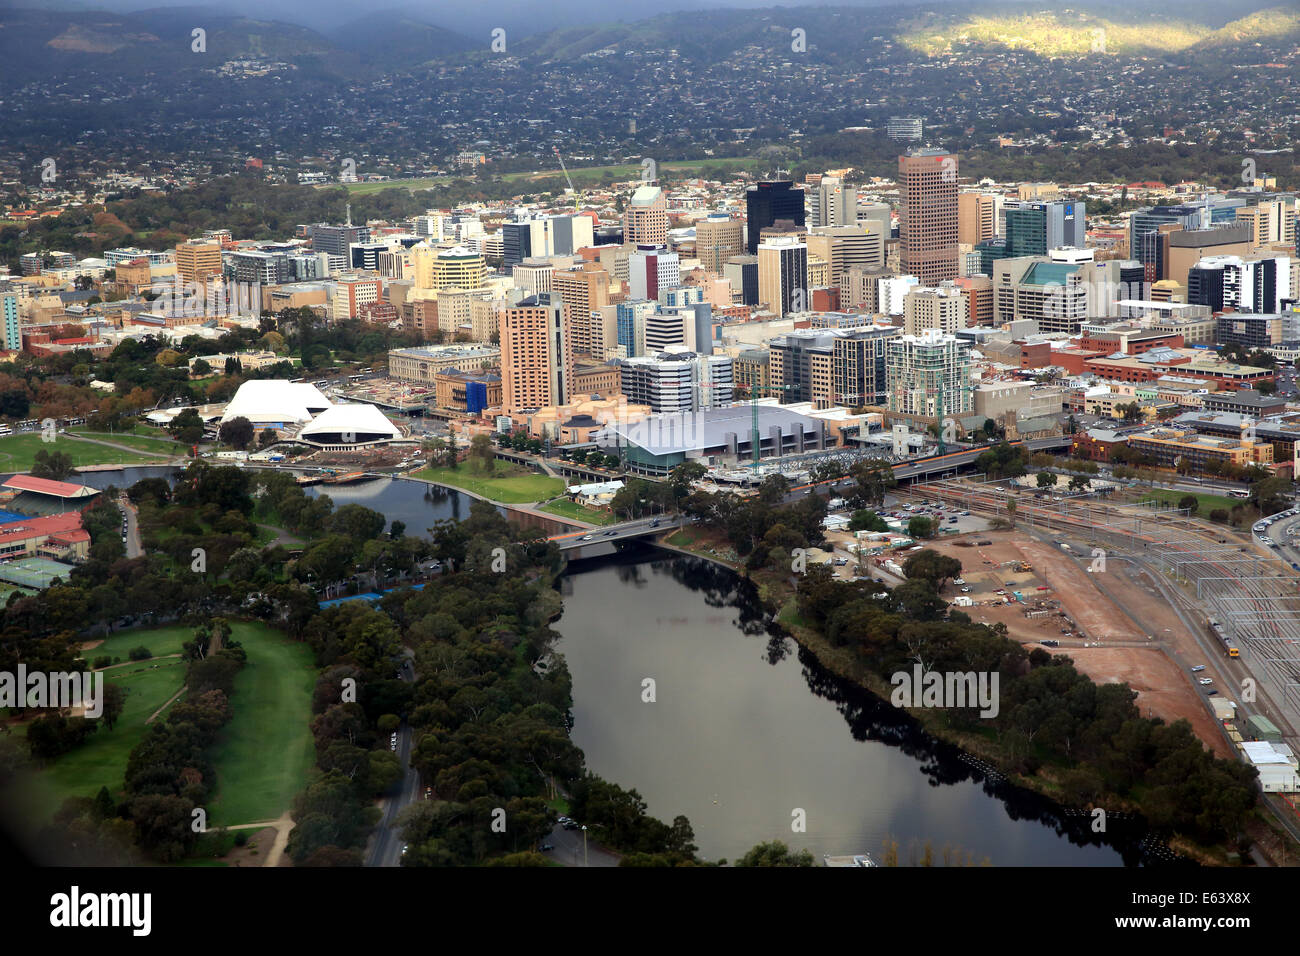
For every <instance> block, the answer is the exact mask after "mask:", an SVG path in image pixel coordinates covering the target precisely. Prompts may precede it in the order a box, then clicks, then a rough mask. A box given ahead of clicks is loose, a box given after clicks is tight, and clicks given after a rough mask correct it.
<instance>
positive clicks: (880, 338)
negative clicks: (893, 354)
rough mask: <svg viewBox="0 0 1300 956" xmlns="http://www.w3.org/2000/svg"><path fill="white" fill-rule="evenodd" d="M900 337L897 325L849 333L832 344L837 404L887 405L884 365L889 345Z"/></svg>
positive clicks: (851, 330)
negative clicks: (892, 340)
mask: <svg viewBox="0 0 1300 956" xmlns="http://www.w3.org/2000/svg"><path fill="white" fill-rule="evenodd" d="M900 334H901V330H900V329H899V328H898V327H897V326H894V325H875V326H867V327H866V328H861V329H849V330H846V331H845V332H844V333H842V334H840V335H836V336H835V339H834V340H833V342H832V351H831V371H832V376H833V381H834V400H835V401H836V402H838V403H839V404H842V405H853V406H857V405H883V404H885V395H886V380H885V365H886V358H887V356H888V354H889V342H890V340H891V339H894V338H896V337H897V336H898V335H900Z"/></svg>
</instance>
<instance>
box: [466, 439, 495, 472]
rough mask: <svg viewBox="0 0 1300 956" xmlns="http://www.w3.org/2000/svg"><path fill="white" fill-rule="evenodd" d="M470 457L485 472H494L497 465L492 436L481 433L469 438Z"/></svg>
mask: <svg viewBox="0 0 1300 956" xmlns="http://www.w3.org/2000/svg"><path fill="white" fill-rule="evenodd" d="M469 458H470V461H472V462H474V463H475V464H477V465H478V466H479V467H480V468H482V470H483V471H484V472H486V473H487V474H489V475H490V474H492V471H493V467H494V466H495V465H496V451H495V450H494V449H493V447H492V436H491V435H486V434H479V435H475V436H474V437H473V438H471V439H470V440H469Z"/></svg>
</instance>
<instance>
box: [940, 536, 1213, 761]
mask: <svg viewBox="0 0 1300 956" xmlns="http://www.w3.org/2000/svg"><path fill="white" fill-rule="evenodd" d="M926 547H928V548H932V549H934V550H935V551H938V552H940V553H941V554H945V555H948V556H950V557H954V558H956V559H957V560H959V561H960V562H961V565H962V576H961V580H962V582H963V583H962V584H949V585H948V587H947V588H946V589H945V592H944V596H945V597H947V598H948V599H949V600H950V601H951V600H954V599H955V598H958V597H964V598H969V599H970V600H971V605H970V606H969V607H959V608H957V610H960V611H962V612H964V613H966V614H968V615H970V617H971V619H972V620H974V621H976V622H979V623H981V624H990V625H991V624H1003V625H1005V626H1006V629H1007V634H1008V636H1009V637H1011V638H1012V639H1013V640H1016V641H1019V642H1020V643H1022V644H1025V645H1026V646H1028V647H1035V646H1037V647H1043V649H1044V650H1046V651H1048V652H1049V653H1057V654H1068V655H1069V657H1070V658H1071V659H1073V661H1074V664H1075V666H1076V667H1077V668H1078V669H1079V670H1080V671H1082V672H1083V673H1085V674H1087V675H1088V676H1089V677H1090V678H1092V679H1093V680H1094V681H1095V682H1097V683H1099V684H1104V683H1121V682H1123V683H1127V684H1128V685H1129V686H1130V687H1131V688H1132V689H1133V690H1134V691H1136V692H1137V695H1138V697H1137V700H1136V706H1138V707H1139V708H1140V709H1141V712H1142V714H1143V716H1153V717H1159V718H1162V719H1164V720H1166V721H1170V722H1172V721H1174V720H1178V719H1179V718H1183V719H1186V720H1187V721H1188V722H1189V723H1190V724H1191V726H1192V729H1193V730H1194V731H1195V733H1196V735H1197V736H1198V737H1199V738H1200V739H1201V740H1202V741H1203V742H1204V743H1205V745H1206V746H1207V747H1209V748H1211V749H1212V750H1214V751H1215V752H1216V753H1217V754H1219V755H1220V756H1224V757H1229V756H1231V754H1230V752H1229V750H1228V746H1227V744H1226V743H1225V742H1224V740H1223V735H1222V733H1220V732H1219V728H1218V725H1217V724H1216V723H1215V720H1214V718H1213V716H1212V714H1211V713H1210V711H1209V709H1208V708H1207V706H1206V704H1205V699H1204V697H1203V695H1202V693H1201V691H1200V688H1199V687H1198V686H1197V685H1196V684H1195V683H1194V681H1193V678H1192V675H1191V674H1190V673H1189V671H1188V668H1189V667H1190V666H1193V665H1196V664H1206V665H1207V671H1206V673H1207V674H1209V675H1211V676H1213V675H1214V671H1213V668H1214V665H1215V661H1214V660H1212V659H1211V660H1205V659H1204V655H1203V654H1202V653H1201V652H1200V651H1199V650H1198V648H1197V644H1196V641H1195V638H1194V637H1193V635H1192V634H1190V633H1189V632H1188V631H1187V627H1186V625H1184V624H1183V623H1182V621H1181V620H1180V618H1179V617H1178V615H1177V614H1176V613H1175V612H1174V610H1173V609H1172V608H1171V607H1170V606H1169V605H1168V604H1167V603H1166V602H1165V600H1164V599H1163V598H1162V597H1161V596H1160V595H1159V593H1158V592H1157V590H1156V588H1155V586H1154V583H1153V582H1150V581H1147V580H1145V577H1146V576H1145V573H1143V572H1138V573H1136V574H1134V573H1133V572H1132V571H1131V569H1130V568H1129V567H1128V566H1124V565H1120V564H1118V563H1115V562H1112V564H1111V565H1110V566H1109V567H1106V568H1105V569H1104V570H1103V569H1102V568H1101V567H1099V568H1098V571H1097V573H1090V572H1089V571H1087V570H1085V568H1087V567H1088V566H1089V564H1090V563H1091V561H1090V560H1085V561H1083V562H1078V561H1077V560H1076V557H1077V556H1075V557H1072V556H1071V555H1069V554H1067V553H1065V552H1064V551H1063V550H1061V549H1060V547H1059V545H1054V544H1049V543H1047V542H1044V541H1040V540H1038V539H1037V538H1034V537H1032V536H1030V535H1029V534H1027V533H1024V532H1021V531H995V532H979V533H972V534H966V535H961V536H959V537H953V538H946V539H943V540H940V541H933V542H927V544H926ZM963 587H965V588H969V591H967V592H963V591H962V588H963ZM1044 641H1054V642H1056V645H1058V646H1053V645H1051V644H1047V645H1044V644H1043V643H1042V642H1044ZM1166 649H1167V650H1168V651H1169V652H1171V653H1172V657H1171V654H1170V653H1166ZM1192 658H1196V659H1195V660H1193V659H1192ZM1202 676H1204V675H1202Z"/></svg>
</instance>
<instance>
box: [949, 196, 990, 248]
mask: <svg viewBox="0 0 1300 956" xmlns="http://www.w3.org/2000/svg"><path fill="white" fill-rule="evenodd" d="M997 206H998V197H997V196H996V195H994V194H993V193H981V192H964V193H960V194H959V195H958V196H957V241H958V242H959V243H961V244H962V245H963V246H973V245H975V244H976V243H979V242H984V241H986V240H988V239H992V238H993V237H994V236H995V235H997V231H998V213H997Z"/></svg>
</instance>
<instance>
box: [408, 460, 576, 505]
mask: <svg viewBox="0 0 1300 956" xmlns="http://www.w3.org/2000/svg"><path fill="white" fill-rule="evenodd" d="M408 477H413V478H419V479H421V480H423V481H428V482H432V483H433V484H435V485H445V486H447V487H449V488H455V489H456V490H457V491H465V492H469V493H470V494H472V495H474V497H476V498H482V499H484V500H485V501H491V502H494V503H496V504H502V505H520V504H524V505H536V504H538V503H539V502H544V501H549V500H550V499H552V498H554V497H556V496H557V495H562V494H564V482H563V481H562V480H560V479H559V478H551V477H548V476H547V475H538V474H526V475H510V476H507V477H499V478H498V477H492V476H486V475H475V474H472V473H471V472H470V470H469V466H468V465H466V466H463V467H460V468H422V469H420V470H419V471H417V472H414V473H413V474H411V475H409V476H408Z"/></svg>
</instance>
